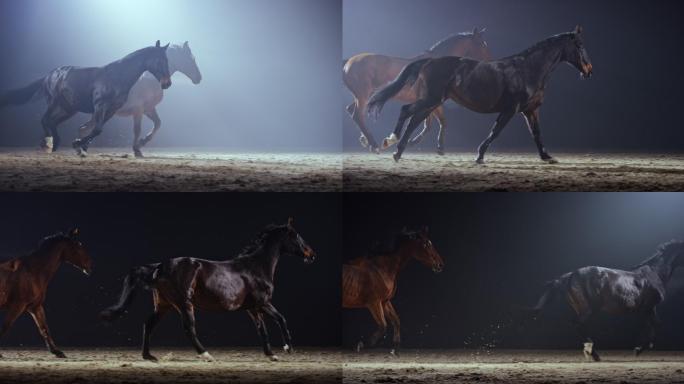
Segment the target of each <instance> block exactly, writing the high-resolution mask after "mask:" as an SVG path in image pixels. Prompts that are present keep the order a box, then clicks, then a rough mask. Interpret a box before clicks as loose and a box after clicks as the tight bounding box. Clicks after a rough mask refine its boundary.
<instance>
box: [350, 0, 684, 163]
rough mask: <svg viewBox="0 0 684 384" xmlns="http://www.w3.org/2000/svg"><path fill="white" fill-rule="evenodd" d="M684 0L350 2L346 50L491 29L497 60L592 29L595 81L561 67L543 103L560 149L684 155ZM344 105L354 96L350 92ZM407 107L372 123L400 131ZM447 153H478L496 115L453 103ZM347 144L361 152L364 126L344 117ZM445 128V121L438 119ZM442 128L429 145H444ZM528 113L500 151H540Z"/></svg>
mask: <svg viewBox="0 0 684 384" xmlns="http://www.w3.org/2000/svg"><path fill="white" fill-rule="evenodd" d="M681 9H682V3H681V2H679V1H672V0H655V1H646V0H625V1H622V0H602V1H591V0H576V1H546V0H521V1H507V0H422V1H416V0H376V1H365V0H344V8H343V28H344V33H343V35H344V36H343V39H344V40H343V56H344V57H345V58H348V57H351V56H352V55H355V54H358V53H362V52H375V53H381V54H386V55H393V56H401V57H412V56H415V55H417V54H419V53H421V52H422V51H423V50H425V49H427V48H429V47H430V46H431V45H432V44H433V43H435V42H436V41H438V40H440V39H442V38H444V37H445V36H448V35H450V34H452V33H456V32H461V31H471V30H472V29H473V27H476V26H478V27H486V28H487V32H486V34H485V36H486V40H487V42H488V43H489V47H490V49H491V52H492V56H493V58H500V57H504V56H509V55H512V54H515V53H518V52H520V51H522V50H524V49H525V48H527V47H529V46H531V45H533V44H534V43H536V42H538V41H540V40H542V39H544V38H546V37H548V36H551V35H554V34H557V33H561V32H567V31H570V30H572V29H573V28H574V27H575V25H576V24H581V25H582V26H583V27H584V39H585V45H586V48H587V51H588V52H589V56H590V58H591V60H592V62H593V65H594V77H592V78H591V79H590V80H589V81H580V78H579V73H578V72H577V71H576V70H575V69H573V68H571V67H568V66H566V65H561V66H559V67H558V69H557V70H556V71H555V73H553V74H552V76H551V79H550V82H549V85H548V87H547V92H546V101H545V104H544V106H543V107H542V109H541V129H542V134H543V135H544V137H545V143H546V146H547V148H548V149H549V151H550V152H551V153H553V152H554V151H559V150H567V151H581V152H587V151H639V152H661V151H681V147H682V143H683V142H684V130H682V129H680V128H681V122H680V118H679V114H678V113H677V112H676V111H677V110H678V109H679V108H680V104H681V100H682V96H681V89H682V88H683V87H684V77H683V76H681V65H680V64H681V62H682V50H681V49H679V48H678V47H680V46H681V36H682V35H683V34H684V25H683V24H682V23H681V14H682V12H681ZM343 94H344V104H343V105H347V104H348V103H349V102H351V101H352V97H351V94H350V93H349V92H348V91H347V90H346V88H345V89H344V92H343ZM399 106H400V104H399V103H398V102H396V101H392V102H390V103H388V105H387V108H386V109H385V110H384V111H383V114H382V116H381V117H380V119H379V120H378V121H377V122H376V123H372V124H371V131H372V132H373V134H374V136H375V137H376V138H377V139H381V138H382V137H385V136H386V135H387V134H388V133H389V132H390V131H391V129H392V128H393V127H394V124H395V122H396V119H397V117H398V111H399ZM447 106H448V107H447V108H448V110H447V114H446V116H447V120H448V122H447V124H448V128H447V129H448V131H447V136H446V138H447V149H451V150H466V151H474V150H475V148H477V145H478V144H479V143H480V142H481V141H482V140H483V139H484V138H485V137H486V136H487V134H488V133H489V130H490V128H491V126H492V123H493V122H494V119H495V118H496V116H495V115H482V114H478V113H475V112H471V111H468V110H466V109H464V108H461V107H456V106H455V104H454V103H452V102H448V103H447ZM343 121H344V122H343V125H344V148H345V150H351V151H356V150H361V147H360V146H359V144H358V137H359V130H358V128H357V127H356V126H355V125H354V123H353V121H352V120H351V118H349V117H348V116H346V113H345V118H344V119H343ZM435 128H436V123H435ZM436 132H437V130H436V129H433V131H432V133H431V134H430V135H429V137H427V140H425V141H423V143H421V148H422V149H424V150H426V151H433V150H434V148H436V137H437V133H436ZM534 148H535V147H534V144H533V142H532V139H531V138H530V135H529V133H528V132H527V127H526V126H525V123H524V121H523V119H522V118H520V117H516V118H514V119H513V120H512V121H511V123H510V124H509V126H508V127H507V128H506V129H505V130H504V132H503V133H502V135H501V136H500V138H499V139H497V141H496V142H495V144H494V149H495V150H525V151H534V150H535V149H534Z"/></svg>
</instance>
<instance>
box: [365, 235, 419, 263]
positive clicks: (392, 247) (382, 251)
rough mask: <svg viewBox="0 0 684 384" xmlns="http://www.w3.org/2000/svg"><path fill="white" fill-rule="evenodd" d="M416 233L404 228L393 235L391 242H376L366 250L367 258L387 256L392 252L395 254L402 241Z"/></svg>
mask: <svg viewBox="0 0 684 384" xmlns="http://www.w3.org/2000/svg"><path fill="white" fill-rule="evenodd" d="M418 233H419V231H414V230H408V229H406V228H404V229H402V230H401V231H400V232H399V233H397V234H396V235H394V237H393V238H392V241H389V242H380V241H376V242H375V243H373V244H372V245H371V247H370V248H369V249H368V252H367V257H373V256H381V255H387V254H390V253H394V252H396V250H397V248H398V246H399V243H401V241H402V240H405V239H409V238H411V237H413V236H415V235H416V234H418Z"/></svg>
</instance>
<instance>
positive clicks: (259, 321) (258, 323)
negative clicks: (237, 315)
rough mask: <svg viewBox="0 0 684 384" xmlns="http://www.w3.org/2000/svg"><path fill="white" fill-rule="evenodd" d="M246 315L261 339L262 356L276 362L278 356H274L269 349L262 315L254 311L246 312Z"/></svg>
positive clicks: (269, 345) (269, 342) (269, 344)
mask: <svg viewBox="0 0 684 384" xmlns="http://www.w3.org/2000/svg"><path fill="white" fill-rule="evenodd" d="M247 313H249V316H250V317H251V318H252V321H253V322H254V326H255V327H256V329H257V333H258V334H259V337H260V338H261V344H262V347H263V349H264V355H266V356H268V358H269V359H270V360H271V361H278V356H276V355H275V354H274V353H273V350H272V349H271V341H270V340H269V338H268V330H267V329H266V323H265V322H264V317H263V315H262V313H261V312H259V311H258V310H255V309H251V310H248V311H247Z"/></svg>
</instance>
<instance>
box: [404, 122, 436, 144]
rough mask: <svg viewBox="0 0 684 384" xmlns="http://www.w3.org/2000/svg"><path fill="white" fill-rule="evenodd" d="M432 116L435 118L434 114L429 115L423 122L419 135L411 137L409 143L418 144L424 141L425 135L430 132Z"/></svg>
mask: <svg viewBox="0 0 684 384" xmlns="http://www.w3.org/2000/svg"><path fill="white" fill-rule="evenodd" d="M432 118H433V115H430V116H428V117H427V119H425V121H424V122H423V129H422V130H421V131H420V132H418V134H417V135H415V136H413V139H411V140H410V141H409V145H416V144H418V143H420V142H421V141H423V137H424V136H425V135H426V134H427V133H428V132H430V128H431V123H432Z"/></svg>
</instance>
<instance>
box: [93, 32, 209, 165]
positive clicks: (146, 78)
mask: <svg viewBox="0 0 684 384" xmlns="http://www.w3.org/2000/svg"><path fill="white" fill-rule="evenodd" d="M166 56H167V58H168V61H169V73H170V74H171V76H173V74H174V73H176V71H179V72H181V73H183V74H184V75H185V76H187V77H188V78H189V79H190V80H191V81H192V83H193V84H199V83H200V82H201V81H202V73H201V72H200V70H199V68H198V67H197V62H196V60H195V56H194V55H193V54H192V50H191V49H190V45H189V44H188V42H187V41H186V42H185V43H183V45H182V46H180V45H175V44H174V45H171V46H170V47H169V49H167V50H166ZM163 98H164V90H163V89H162V87H161V85H160V84H159V81H157V79H156V78H155V77H154V76H152V75H150V74H149V73H148V72H145V73H144V74H143V75H142V76H141V77H140V79H138V82H137V83H135V85H134V86H133V88H131V91H130V92H129V94H128V100H127V101H126V104H124V106H123V107H121V109H119V110H118V111H117V112H116V115H117V116H132V117H133V153H134V154H135V157H143V154H142V151H141V148H142V147H144V146H145V145H146V144H147V143H149V142H150V140H152V138H153V137H154V135H155V134H156V133H157V131H159V128H161V119H160V118H159V114H158V113H157V108H156V106H157V104H159V103H160V102H161V101H162V99H163ZM143 115H145V116H147V117H148V118H149V119H150V120H152V122H153V123H154V128H153V129H152V131H151V132H150V133H148V134H147V135H145V137H143V138H142V139H140V131H141V127H142V117H143ZM92 129H93V121H92V120H91V121H90V122H88V123H86V124H84V125H83V126H81V128H80V135H81V137H84V136H86V135H87V134H88V133H89V132H90V131H91V130H92Z"/></svg>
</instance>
